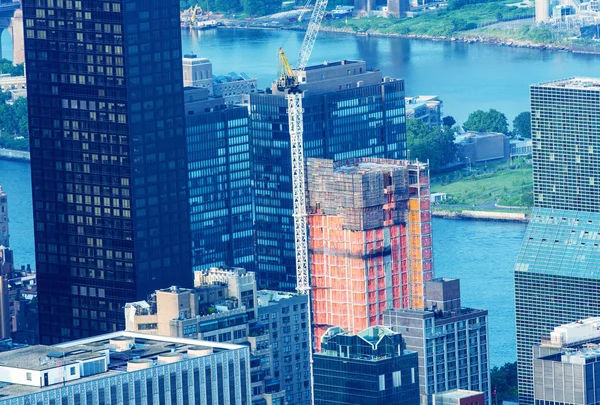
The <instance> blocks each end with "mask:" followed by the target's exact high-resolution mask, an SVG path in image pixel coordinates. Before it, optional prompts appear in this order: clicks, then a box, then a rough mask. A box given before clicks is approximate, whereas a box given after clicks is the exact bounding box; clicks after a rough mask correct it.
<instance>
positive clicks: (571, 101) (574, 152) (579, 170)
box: [514, 78, 600, 404]
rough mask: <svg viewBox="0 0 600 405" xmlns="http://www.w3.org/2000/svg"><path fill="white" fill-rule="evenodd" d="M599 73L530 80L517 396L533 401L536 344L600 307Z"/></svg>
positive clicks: (518, 274)
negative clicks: (529, 189) (529, 174)
mask: <svg viewBox="0 0 600 405" xmlns="http://www.w3.org/2000/svg"><path fill="white" fill-rule="evenodd" d="M599 123H600V80H599V79H590V78H573V79H567V80H560V81H556V82H550V83H543V84H538V85H534V86H531V135H532V141H533V191H534V202H535V207H534V210H533V213H532V214H531V221H530V222H529V225H528V226H527V231H526V233H525V237H524V239H523V244H522V245H521V250H520V252H519V255H518V258H517V263H516V265H515V274H514V275H515V317H516V326H517V369H518V379H519V403H521V404H532V403H533V400H534V396H533V394H534V390H533V364H532V360H533V357H532V350H533V349H532V347H533V346H534V345H539V344H540V343H541V339H542V338H546V337H547V336H548V335H549V334H550V332H551V331H552V330H553V329H554V328H555V327H557V326H560V325H563V324H566V323H569V322H574V321H576V320H579V319H584V318H588V317H592V316H598V314H600V294H599V293H598V292H599V291H600V271H598V264H599V263H600V247H599V244H600V233H599V229H600V228H599V226H600V192H599V188H598V183H599V182H600V125H599Z"/></svg>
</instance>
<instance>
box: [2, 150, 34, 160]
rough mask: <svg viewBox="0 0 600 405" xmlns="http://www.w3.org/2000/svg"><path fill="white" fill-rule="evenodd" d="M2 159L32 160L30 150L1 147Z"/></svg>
mask: <svg viewBox="0 0 600 405" xmlns="http://www.w3.org/2000/svg"><path fill="white" fill-rule="evenodd" d="M0 159H2V160H17V161H21V162H29V161H30V160H31V156H30V154H29V152H26V151H22V150H14V149H4V148H0Z"/></svg>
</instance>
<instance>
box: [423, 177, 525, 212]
mask: <svg viewBox="0 0 600 405" xmlns="http://www.w3.org/2000/svg"><path fill="white" fill-rule="evenodd" d="M452 180H455V181H452ZM434 181H435V183H434V182H432V185H431V192H432V193H447V194H448V195H449V196H450V197H451V199H450V198H449V201H448V204H444V205H445V206H450V205H451V204H452V205H458V206H473V205H475V206H476V207H480V206H482V205H484V206H485V208H486V209H493V208H494V205H495V203H496V202H497V203H498V205H502V206H511V207H528V206H531V204H532V198H533V197H532V193H533V178H532V171H531V167H524V168H518V169H512V170H509V169H507V170H499V171H497V172H495V173H491V174H482V175H472V176H469V177H463V178H461V176H460V175H459V174H458V173H455V174H451V175H441V176H438V177H437V178H435V179H434Z"/></svg>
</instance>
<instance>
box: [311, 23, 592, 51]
mask: <svg viewBox="0 0 600 405" xmlns="http://www.w3.org/2000/svg"><path fill="white" fill-rule="evenodd" d="M321 30H322V31H325V32H335V33H340V34H353V35H356V36H374V37H385V38H406V39H420V40H428V41H448V42H464V43H468V44H471V43H481V44H488V45H500V46H509V47H513V48H531V49H540V50H546V49H547V50H555V51H567V52H585V53H600V48H599V49H597V50H596V52H591V50H578V49H574V48H573V47H568V46H565V45H559V44H540V43H536V42H532V41H524V40H514V39H502V38H495V37H486V36H482V35H450V36H446V35H421V34H397V33H383V32H380V31H378V30H368V31H366V32H356V31H354V30H352V29H351V28H335V27H321Z"/></svg>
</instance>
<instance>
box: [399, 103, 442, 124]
mask: <svg viewBox="0 0 600 405" xmlns="http://www.w3.org/2000/svg"><path fill="white" fill-rule="evenodd" d="M405 100H406V119H411V118H414V119H417V120H419V121H422V122H423V123H425V124H427V125H429V126H430V127H433V126H441V125H442V105H443V102H442V101H441V100H440V98H439V96H416V97H406V99H405Z"/></svg>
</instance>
